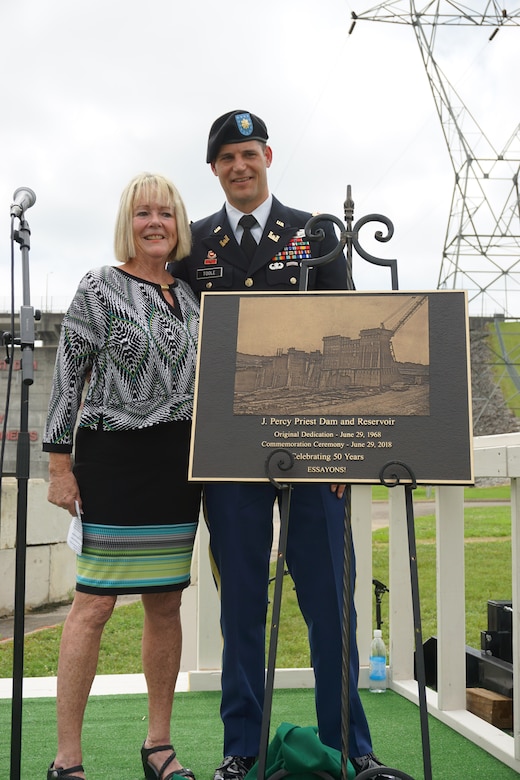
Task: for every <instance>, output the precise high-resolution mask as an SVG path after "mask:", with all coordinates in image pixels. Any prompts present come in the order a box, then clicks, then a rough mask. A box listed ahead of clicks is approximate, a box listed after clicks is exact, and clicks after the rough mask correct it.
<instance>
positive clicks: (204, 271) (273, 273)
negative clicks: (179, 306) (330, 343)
mask: <svg viewBox="0 0 520 780" xmlns="http://www.w3.org/2000/svg"><path fill="white" fill-rule="evenodd" d="M311 216H312V215H311V214H309V213H308V212H305V211H298V210H297V209H291V208H288V207H287V206H284V205H283V204H282V203H280V202H279V201H278V200H277V199H276V198H274V197H273V202H272V207H271V212H270V214H269V217H268V219H267V223H266V226H265V229H264V232H263V234H262V238H261V239H260V243H259V244H258V248H257V250H256V252H255V254H254V256H253V258H252V260H251V261H249V260H247V258H246V256H245V254H244V252H243V251H242V249H241V248H240V246H239V244H238V243H237V241H236V239H235V236H234V234H233V231H232V229H231V226H230V224H229V221H228V218H227V214H226V209H225V207H222V209H221V210H220V211H219V212H217V213H216V214H212V215H211V216H209V217H206V218H204V219H201V220H199V221H198V222H194V223H193V224H192V226H191V230H192V236H193V248H192V252H191V254H190V256H189V257H186V258H184V259H183V260H180V261H179V262H176V263H172V264H171V265H170V270H171V273H172V274H173V275H174V276H176V277H178V278H180V279H184V280H185V281H187V282H188V283H189V285H190V286H191V288H192V290H193V291H194V292H195V293H196V295H198V296H199V297H200V295H201V293H203V292H206V291H207V292H231V291H239V292H240V291H244V292H247V291H248V290H249V291H251V292H255V291H269V292H275V291H278V290H295V291H298V290H299V284H300V270H301V260H302V259H306V258H310V257H323V256H324V255H327V254H328V253H329V252H331V251H332V250H333V249H334V247H335V246H337V243H338V240H337V238H336V234H335V232H334V229H333V227H332V224H331V223H330V222H323V223H318V226H319V227H322V228H323V229H324V231H325V238H324V239H323V240H322V241H318V240H313V241H309V239H307V238H306V237H305V231H304V228H305V225H306V223H307V221H308V220H309V219H310V218H311ZM346 288H347V269H346V261H345V257H344V255H343V254H342V253H339V255H338V257H336V258H334V260H332V261H331V262H330V263H327V264H326V265H324V266H321V267H316V268H312V267H311V268H310V269H309V275H308V282H307V289H309V290H344V289H346Z"/></svg>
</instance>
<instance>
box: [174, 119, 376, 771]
mask: <svg viewBox="0 0 520 780" xmlns="http://www.w3.org/2000/svg"><path fill="white" fill-rule="evenodd" d="M267 140H268V134H267V128H266V126H265V123H264V122H263V121H262V120H261V119H260V118H259V117H258V116H255V115H254V114H251V113H249V112H247V111H231V112H229V113H227V114H224V115H223V116H221V117H219V118H218V119H217V120H216V121H215V122H214V123H213V125H212V127H211V130H210V133H209V140H208V150H207V162H208V163H209V164H210V165H211V170H212V171H213V173H214V174H215V176H217V177H218V179H219V181H220V184H221V186H222V188H223V190H224V193H225V195H226V203H225V205H224V206H223V208H222V209H221V210H220V211H219V212H217V213H216V214H212V215H211V216H209V217H206V218H205V219H201V220H199V221H198V222H195V223H194V224H193V225H192V235H193V249H192V252H191V255H190V256H189V257H187V258H185V259H184V260H181V261H180V262H179V263H175V266H174V267H172V273H173V274H174V276H178V277H180V278H182V279H185V280H186V281H188V282H189V283H190V285H191V286H192V288H193V290H195V292H196V293H197V294H199V295H200V294H201V293H202V292H204V291H206V290H207V291H212V292H219V291H223V292H230V291H236V290H238V291H240V292H246V291H247V290H252V291H257V290H268V291H273V292H274V291H277V290H284V291H287V290H298V289H299V280H300V271H301V265H300V264H301V261H302V259H305V258H311V257H320V256H324V255H326V254H328V253H329V252H330V251H332V249H333V248H334V247H336V246H337V238H336V236H335V233H334V230H333V228H332V226H331V225H330V223H324V224H323V229H324V230H325V238H324V239H323V240H322V241H309V239H307V238H306V237H305V231H304V227H305V224H306V223H307V221H308V220H309V219H310V217H311V214H309V213H307V212H304V211H299V210H296V209H292V208H288V207H287V206H284V205H282V204H281V203H280V202H279V201H278V200H277V199H276V198H275V197H273V196H272V195H271V194H270V192H269V187H268V182H267V169H268V168H269V167H270V165H271V161H272V150H271V148H270V146H268V145H267ZM307 286H308V289H312V290H342V289H346V288H347V267H346V261H345V258H344V256H343V254H341V253H339V255H338V257H337V258H335V259H334V260H333V261H332V262H330V263H328V264H326V265H324V266H322V267H319V266H318V267H316V268H311V269H310V271H309V277H308V285H307ZM302 327H304V324H303V323H302ZM215 360H218V355H215ZM215 457H218V453H217V452H215ZM344 490H345V488H344V486H343V485H327V484H323V483H315V484H300V483H298V484H295V485H294V486H293V490H292V494H291V516H290V522H289V531H288V540H287V566H288V569H289V571H290V574H291V576H292V578H293V581H294V583H295V587H296V592H297V596H298V603H299V605H300V608H301V611H302V614H303V616H304V618H305V621H306V623H307V627H308V632H309V643H310V648H311V658H312V664H313V668H314V674H315V681H316V686H315V691H316V710H317V719H318V728H319V736H320V739H321V741H322V742H323V743H325V744H326V745H329V746H331V747H333V748H336V749H338V750H341V611H342V593H343V590H342V571H343V526H344V512H345V496H344ZM277 493H278V491H277V489H276V488H275V487H274V486H273V485H272V484H271V483H269V482H265V483H212V484H208V485H206V486H205V509H206V519H207V521H208V525H209V530H210V547H211V555H212V558H213V564H214V574H215V577H216V580H217V584H218V586H219V591H220V598H221V627H222V634H223V640H224V646H223V657H222V700H221V717H222V720H223V723H224V760H223V762H222V764H221V765H220V766H219V767H218V768H217V769H216V771H215V775H214V780H243V778H244V776H245V775H246V773H247V771H248V770H249V769H250V768H251V766H252V765H253V763H254V762H255V760H256V756H257V755H258V749H259V743H260V732H261V722H262V707H263V698H264V685H265V680H264V677H265V624H266V611H267V602H268V594H267V589H268V580H269V558H270V552H271V546H272V536H273V530H272V528H273V526H272V517H273V506H274V502H275V501H276V500H277V498H278V496H277ZM352 561H353V562H354V556H353V554H352ZM352 570H353V583H352V591H353V584H354V579H355V573H354V565H353V566H352ZM358 672H359V657H358V650H357V644H356V619H355V609H354V605H353V604H352V617H351V641H350V701H349V710H350V724H349V749H348V754H349V759H350V760H351V762H352V764H353V765H354V768H355V770H356V774H359V773H360V772H362V771H364V770H365V769H369V768H374V770H377V768H378V767H380V766H382V764H381V763H380V761H379V760H378V759H377V758H376V757H375V756H374V754H373V752H372V743H371V738H370V732H369V728H368V724H367V721H366V717H365V713H364V711H363V706H362V704H361V701H360V698H359V694H358V690H357V684H358ZM374 774H376V772H374ZM377 776H378V777H379V775H377ZM381 776H382V775H381Z"/></svg>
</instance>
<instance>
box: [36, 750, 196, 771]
mask: <svg viewBox="0 0 520 780" xmlns="http://www.w3.org/2000/svg"><path fill="white" fill-rule="evenodd" d="M161 750H171V751H172V754H171V756H168V758H167V759H166V761H165V762H164V764H163V765H162V767H161V768H160V769H159V771H157V769H156V768H155V767H154V766H152V764H150V763H149V761H148V757H149V756H151V754H152V753H160V752H161ZM176 755H177V753H176V752H175V748H174V747H173V745H159V746H158V747H152V748H147V747H145V746H144V743H143V747H142V748H141V758H142V761H143V769H144V776H145V778H146V780H172V778H174V777H175V775H181V776H182V777H188V778H190V780H195V775H194V774H193V772H192V771H191V769H186V767H184V766H182V767H181V768H180V769H177V770H176V771H175V772H170V774H169V775H164V776H163V772H164V771H165V769H166V768H167V767H168V766H169V765H170V764H171V762H172V761H173V760H174V759H175V757H176ZM48 780H49V779H48Z"/></svg>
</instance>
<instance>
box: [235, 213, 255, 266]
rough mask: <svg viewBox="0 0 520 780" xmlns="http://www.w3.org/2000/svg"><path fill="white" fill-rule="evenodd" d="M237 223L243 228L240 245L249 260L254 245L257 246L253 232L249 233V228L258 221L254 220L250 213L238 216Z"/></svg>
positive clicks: (253, 251)
mask: <svg viewBox="0 0 520 780" xmlns="http://www.w3.org/2000/svg"><path fill="white" fill-rule="evenodd" d="M238 224H239V225H241V227H243V228H244V233H243V235H242V239H241V241H240V246H241V247H242V249H243V250H244V252H245V254H246V257H247V259H248V260H251V258H252V257H253V255H254V253H255V252H256V247H257V246H258V244H257V243H256V241H255V239H254V236H253V234H252V233H251V228H252V227H254V226H255V225H257V224H258V222H257V221H256V219H255V218H254V217H253V215H252V214H244V216H243V217H240V219H239V221H238Z"/></svg>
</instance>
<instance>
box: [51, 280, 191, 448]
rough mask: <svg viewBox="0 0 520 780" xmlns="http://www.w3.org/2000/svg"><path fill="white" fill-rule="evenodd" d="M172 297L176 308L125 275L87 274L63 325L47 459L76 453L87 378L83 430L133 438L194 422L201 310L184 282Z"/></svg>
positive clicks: (152, 289)
mask: <svg viewBox="0 0 520 780" xmlns="http://www.w3.org/2000/svg"><path fill="white" fill-rule="evenodd" d="M170 292H171V293H172V295H173V296H174V299H175V302H176V308H173V307H171V306H170V305H169V304H168V303H167V302H166V300H165V299H164V296H163V295H162V293H161V289H160V285H158V284H154V283H152V282H147V281H144V280H143V279H138V278H137V277H134V276H131V275H130V274H128V273H126V272H125V271H123V270H121V269H119V268H114V267H112V266H103V267H102V268H96V269H93V270H91V271H89V272H88V273H87V274H85V276H84V277H83V279H82V280H81V282H80V284H79V287H78V289H77V292H76V295H75V296H74V299H73V301H72V303H71V305H70V307H69V309H68V311H67V313H66V314H65V317H64V319H63V323H62V328H61V335H60V341H59V345H58V352H57V355H56V366H55V370H54V380H53V386H52V392H51V398H50V402H49V412H48V417H47V423H46V426H45V433H44V437H43V442H44V443H43V449H44V451H46V452H71V451H72V445H73V434H74V426H75V424H76V418H77V415H78V413H79V410H80V405H81V398H82V392H83V387H84V384H85V380H86V378H88V388H87V392H86V396H85V400H84V403H83V407H82V409H81V416H80V420H79V425H80V427H84V428H93V429H95V428H97V427H98V425H102V426H103V430H105V431H110V430H133V429H136V428H144V427H146V426H150V425H156V424H157V423H162V422H171V421H175V420H186V419H191V417H192V414H193V393H194V387H195V364H196V352H197V338H198V329H199V305H198V302H197V299H196V298H195V296H194V295H193V293H192V291H191V289H190V287H189V286H188V285H187V284H186V283H185V282H183V281H180V280H179V281H177V282H176V283H175V284H174V285H172V286H171V288H170ZM176 311H177V313H176ZM89 371H90V372H91V374H90V377H88V373H89Z"/></svg>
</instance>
